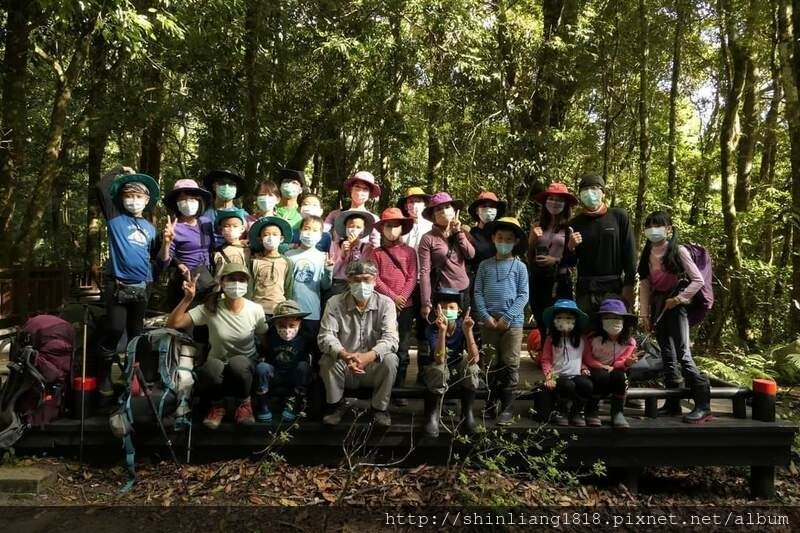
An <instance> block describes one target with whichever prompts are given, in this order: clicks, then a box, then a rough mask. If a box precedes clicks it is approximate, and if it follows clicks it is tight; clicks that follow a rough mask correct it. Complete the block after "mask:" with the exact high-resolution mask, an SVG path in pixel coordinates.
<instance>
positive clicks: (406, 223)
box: [375, 207, 414, 235]
mask: <svg viewBox="0 0 800 533" xmlns="http://www.w3.org/2000/svg"><path fill="white" fill-rule="evenodd" d="M392 220H395V221H397V222H401V223H402V227H403V233H402V235H405V234H406V233H408V232H409V231H411V228H413V227H414V219H412V218H410V217H405V216H403V213H402V211H400V209H398V208H397V207H389V208H387V209H384V210H383V213H381V219H380V220H378V221H377V222H375V229H376V230H378V231H383V226H384V225H385V223H386V222H390V221H392Z"/></svg>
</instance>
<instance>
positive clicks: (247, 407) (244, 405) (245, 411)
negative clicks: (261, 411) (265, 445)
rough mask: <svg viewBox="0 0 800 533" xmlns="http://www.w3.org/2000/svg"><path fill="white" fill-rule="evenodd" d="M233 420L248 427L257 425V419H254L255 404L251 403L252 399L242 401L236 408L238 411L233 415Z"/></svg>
mask: <svg viewBox="0 0 800 533" xmlns="http://www.w3.org/2000/svg"><path fill="white" fill-rule="evenodd" d="M233 419H234V420H235V421H236V423H237V424H243V425H247V426H249V425H251V424H255V423H256V419H255V418H253V404H252V403H250V398H248V399H246V400H242V401H241V402H240V403H239V406H238V407H236V411H235V412H234V413H233Z"/></svg>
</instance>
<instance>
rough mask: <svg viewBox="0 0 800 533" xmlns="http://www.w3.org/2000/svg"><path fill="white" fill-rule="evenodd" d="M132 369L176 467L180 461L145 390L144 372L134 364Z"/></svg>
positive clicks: (179, 464)
mask: <svg viewBox="0 0 800 533" xmlns="http://www.w3.org/2000/svg"><path fill="white" fill-rule="evenodd" d="M133 371H134V372H136V377H137V378H139V382H140V383H141V384H142V391H143V392H144V395H145V396H146V397H147V403H149V404H150V409H152V410H153V416H155V418H156V422H158V427H159V428H160V429H161V436H162V437H164V441H165V442H166V443H167V448H169V453H170V455H172V460H173V461H175V464H176V465H177V466H178V468H180V466H181V463H180V461H178V456H177V455H175V448H174V447H173V446H172V440H171V439H170V438H169V435H167V430H166V428H164V422H162V420H161V417H160V416H158V409H156V404H155V403H153V398H152V396H150V392H149V391H148V390H147V381H146V380H145V379H144V373H143V372H142V369H141V368H139V367H138V366H134V367H133Z"/></svg>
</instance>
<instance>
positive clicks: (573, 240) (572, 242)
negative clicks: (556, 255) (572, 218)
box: [567, 228, 583, 251]
mask: <svg viewBox="0 0 800 533" xmlns="http://www.w3.org/2000/svg"><path fill="white" fill-rule="evenodd" d="M582 242H583V236H582V235H581V232H580V231H575V230H573V229H572V228H569V244H567V247H568V248H569V249H570V251H573V250H575V248H577V247H578V245H579V244H580V243H582Z"/></svg>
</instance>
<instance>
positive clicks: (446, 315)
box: [422, 289, 480, 437]
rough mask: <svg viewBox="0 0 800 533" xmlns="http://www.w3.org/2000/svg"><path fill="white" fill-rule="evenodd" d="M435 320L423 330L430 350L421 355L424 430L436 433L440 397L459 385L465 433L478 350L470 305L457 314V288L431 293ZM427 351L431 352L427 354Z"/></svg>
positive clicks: (471, 424)
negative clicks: (434, 303)
mask: <svg viewBox="0 0 800 533" xmlns="http://www.w3.org/2000/svg"><path fill="white" fill-rule="evenodd" d="M435 302H436V322H434V323H433V324H429V325H428V328H427V330H426V336H427V338H428V345H429V348H430V352H426V354H425V355H424V356H423V360H422V365H423V376H424V377H423V379H424V383H425V387H426V389H427V392H426V395H425V420H426V423H425V434H426V435H429V436H431V437H438V436H439V419H440V417H441V410H442V399H443V398H444V394H445V392H447V389H448V388H449V387H450V386H457V387H460V388H461V424H460V425H461V427H462V429H463V430H464V432H465V433H473V432H474V431H475V416H474V414H473V413H472V406H473V404H474V403H475V391H476V389H477V388H478V375H479V373H480V368H479V367H478V363H479V360H480V352H479V351H478V343H477V342H475V336H474V335H473V327H474V326H475V321H474V320H473V319H472V317H471V316H470V309H469V308H467V312H466V313H464V315H463V317H460V316H459V315H461V292H460V291H458V290H457V289H439V291H438V292H437V293H436V295H435ZM428 353H430V354H433V355H428Z"/></svg>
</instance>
